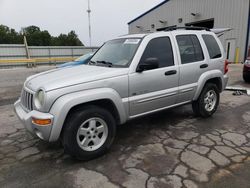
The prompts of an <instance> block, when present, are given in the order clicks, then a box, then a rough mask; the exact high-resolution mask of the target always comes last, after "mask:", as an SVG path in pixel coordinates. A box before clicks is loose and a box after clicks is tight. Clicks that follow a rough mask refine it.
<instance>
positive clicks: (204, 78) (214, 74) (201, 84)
mask: <svg viewBox="0 0 250 188" xmlns="http://www.w3.org/2000/svg"><path fill="white" fill-rule="evenodd" d="M213 78H219V79H220V80H221V83H222V90H223V89H224V88H225V82H224V78H223V74H222V72H221V71H220V70H211V71H207V72H205V73H203V74H202V75H201V76H200V78H199V80H198V87H197V90H196V93H195V95H194V98H193V100H197V99H198V98H199V96H200V94H201V91H202V89H203V87H204V86H205V84H206V82H207V81H208V80H210V79H213Z"/></svg>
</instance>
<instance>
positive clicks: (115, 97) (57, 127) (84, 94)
mask: <svg viewBox="0 0 250 188" xmlns="http://www.w3.org/2000/svg"><path fill="white" fill-rule="evenodd" d="M106 99H107V100H110V101H111V102H112V103H113V104H114V105H115V107H116V109H117V112H118V115H119V120H120V123H125V122H126V119H127V113H126V110H125V107H124V105H123V102H122V99H121V97H120V95H119V94H118V93H117V92H116V91H115V90H113V89H110V88H98V89H92V90H87V91H86V90H85V91H81V92H76V93H70V94H67V95H64V96H62V97H60V98H58V99H57V100H56V101H55V103H54V104H53V106H52V108H51V110H50V113H51V114H53V115H54V117H55V119H54V123H53V127H52V130H51V133H50V139H49V141H50V142H53V141H57V140H58V139H59V137H60V134H61V131H62V128H63V124H64V122H65V120H66V117H67V115H68V113H69V112H70V110H71V109H72V108H74V107H75V106H77V105H80V104H84V103H89V102H94V101H98V100H106Z"/></svg>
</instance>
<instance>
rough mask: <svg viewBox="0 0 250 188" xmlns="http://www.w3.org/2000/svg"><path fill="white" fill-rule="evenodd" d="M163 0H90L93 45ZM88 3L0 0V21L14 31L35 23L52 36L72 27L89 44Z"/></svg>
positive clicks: (120, 31)
mask: <svg viewBox="0 0 250 188" xmlns="http://www.w3.org/2000/svg"><path fill="white" fill-rule="evenodd" d="M162 1H163V0H90V6H91V9H92V12H91V25H92V46H100V45H101V44H103V42H105V41H107V40H110V39H112V38H115V37H117V36H120V35H124V34H127V33H128V25H127V23H128V22H129V21H131V20H133V19H134V18H136V17H137V16H139V15H140V14H142V13H144V12H145V11H147V10H149V9H150V8H152V7H153V6H155V5H157V4H159V3H161V2H162ZM87 5H88V3H87V0H0V24H3V25H7V26H9V27H11V28H14V29H16V30H17V31H20V30H21V28H22V27H27V26H30V25H36V26H38V27H40V28H41V29H42V30H48V31H49V32H50V34H51V35H53V36H57V35H59V34H60V33H68V32H69V31H71V30H75V31H76V33H77V34H78V36H79V38H80V40H81V41H82V42H83V44H85V46H89V37H88V36H89V35H88V15H87V7H88V6H87ZM0 37H1V36H0Z"/></svg>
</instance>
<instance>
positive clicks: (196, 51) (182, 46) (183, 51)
mask: <svg viewBox="0 0 250 188" xmlns="http://www.w3.org/2000/svg"><path fill="white" fill-rule="evenodd" d="M176 40H177V43H178V46H179V50H180V55H181V62H182V64H187V63H193V62H197V61H202V60H204V55H203V51H202V48H201V45H200V42H199V40H198V38H197V36H196V35H179V36H176Z"/></svg>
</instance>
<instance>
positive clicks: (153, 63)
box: [136, 58, 159, 72]
mask: <svg viewBox="0 0 250 188" xmlns="http://www.w3.org/2000/svg"><path fill="white" fill-rule="evenodd" d="M157 68H159V60H158V58H147V59H146V60H145V61H144V62H143V63H140V64H139V66H138V67H137V69H136V72H143V71H145V70H152V69H157Z"/></svg>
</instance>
